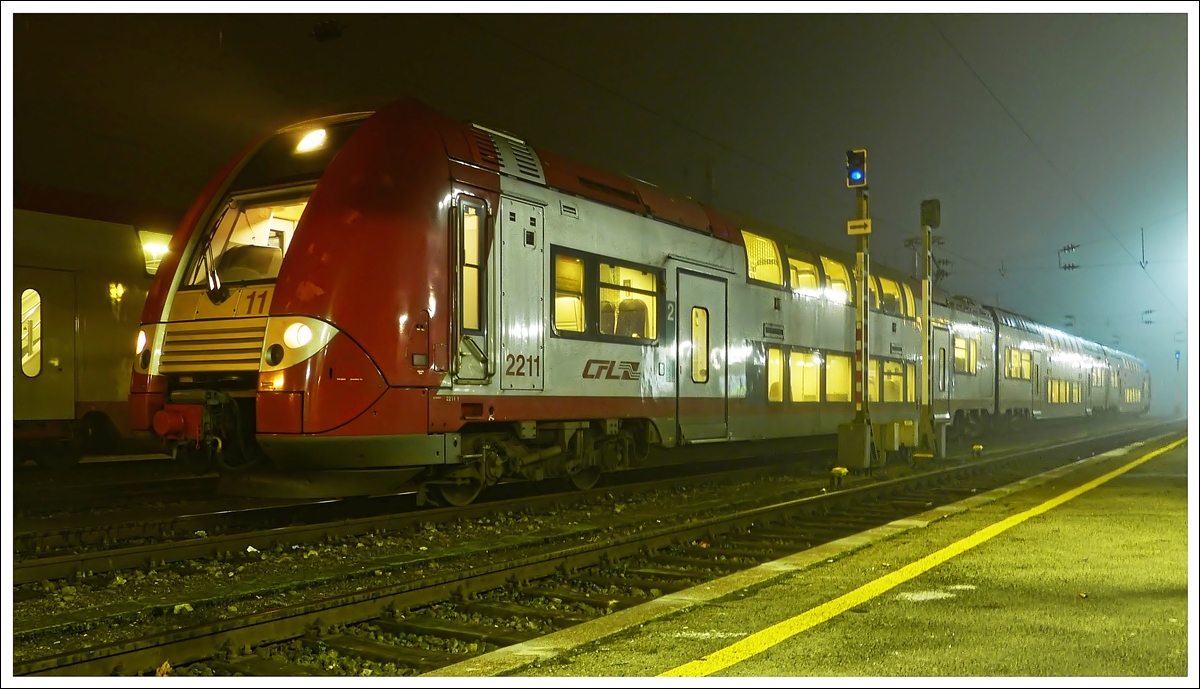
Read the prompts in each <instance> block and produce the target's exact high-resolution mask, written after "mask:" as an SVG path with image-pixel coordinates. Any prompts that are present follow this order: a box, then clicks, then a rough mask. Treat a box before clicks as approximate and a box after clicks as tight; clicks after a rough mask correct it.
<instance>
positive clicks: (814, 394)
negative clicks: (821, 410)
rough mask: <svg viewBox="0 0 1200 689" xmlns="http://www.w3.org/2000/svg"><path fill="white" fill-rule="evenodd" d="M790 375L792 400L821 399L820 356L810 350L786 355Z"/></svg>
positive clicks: (817, 400) (815, 400) (812, 400)
mask: <svg viewBox="0 0 1200 689" xmlns="http://www.w3.org/2000/svg"><path fill="white" fill-rule="evenodd" d="M788 368H789V370H790V372H791V377H792V401H793V402H820V401H821V357H820V356H819V355H817V354H814V353H812V352H792V353H791V354H789V355H788Z"/></svg>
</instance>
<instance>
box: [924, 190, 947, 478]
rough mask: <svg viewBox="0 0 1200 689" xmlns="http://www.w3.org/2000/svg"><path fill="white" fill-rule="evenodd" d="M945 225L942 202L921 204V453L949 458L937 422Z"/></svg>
mask: <svg viewBox="0 0 1200 689" xmlns="http://www.w3.org/2000/svg"><path fill="white" fill-rule="evenodd" d="M941 224H942V202H941V201H939V200H937V199H928V200H925V201H922V202H921V247H922V249H923V253H922V260H921V318H920V319H919V320H920V324H921V361H920V374H919V378H920V381H921V420H920V424H921V430H920V433H921V449H922V450H924V451H925V453H927V456H930V457H938V458H942V457H945V456H946V424H937V425H935V424H934V420H933V323H932V322H931V321H930V319H931V318H932V317H933V231H934V230H936V229H937V228H938V227H940V226H941Z"/></svg>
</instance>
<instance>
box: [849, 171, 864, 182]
mask: <svg viewBox="0 0 1200 689" xmlns="http://www.w3.org/2000/svg"><path fill="white" fill-rule="evenodd" d="M850 179H852V180H854V181H855V182H857V181H858V180H860V179H862V172H861V171H859V170H855V171H854V172H851V173H850Z"/></svg>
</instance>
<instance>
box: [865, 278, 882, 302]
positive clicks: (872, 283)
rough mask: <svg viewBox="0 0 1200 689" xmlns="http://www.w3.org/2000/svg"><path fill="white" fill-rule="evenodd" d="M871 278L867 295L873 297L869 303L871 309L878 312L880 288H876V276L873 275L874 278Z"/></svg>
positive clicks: (868, 281)
mask: <svg viewBox="0 0 1200 689" xmlns="http://www.w3.org/2000/svg"><path fill="white" fill-rule="evenodd" d="M870 278H871V279H870V280H867V293H868V294H870V295H871V299H870V302H869V303H870V304H871V308H873V309H875V310H876V311H878V310H879V288H878V287H876V286H875V282H876V278H875V276H874V275H872V276H870Z"/></svg>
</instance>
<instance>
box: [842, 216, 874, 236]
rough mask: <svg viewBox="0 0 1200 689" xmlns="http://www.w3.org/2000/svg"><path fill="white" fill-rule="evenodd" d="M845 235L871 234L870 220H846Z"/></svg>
mask: <svg viewBox="0 0 1200 689" xmlns="http://www.w3.org/2000/svg"><path fill="white" fill-rule="evenodd" d="M846 234H850V235H854V234H871V219H870V218H865V219H863V220H847V221H846Z"/></svg>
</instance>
